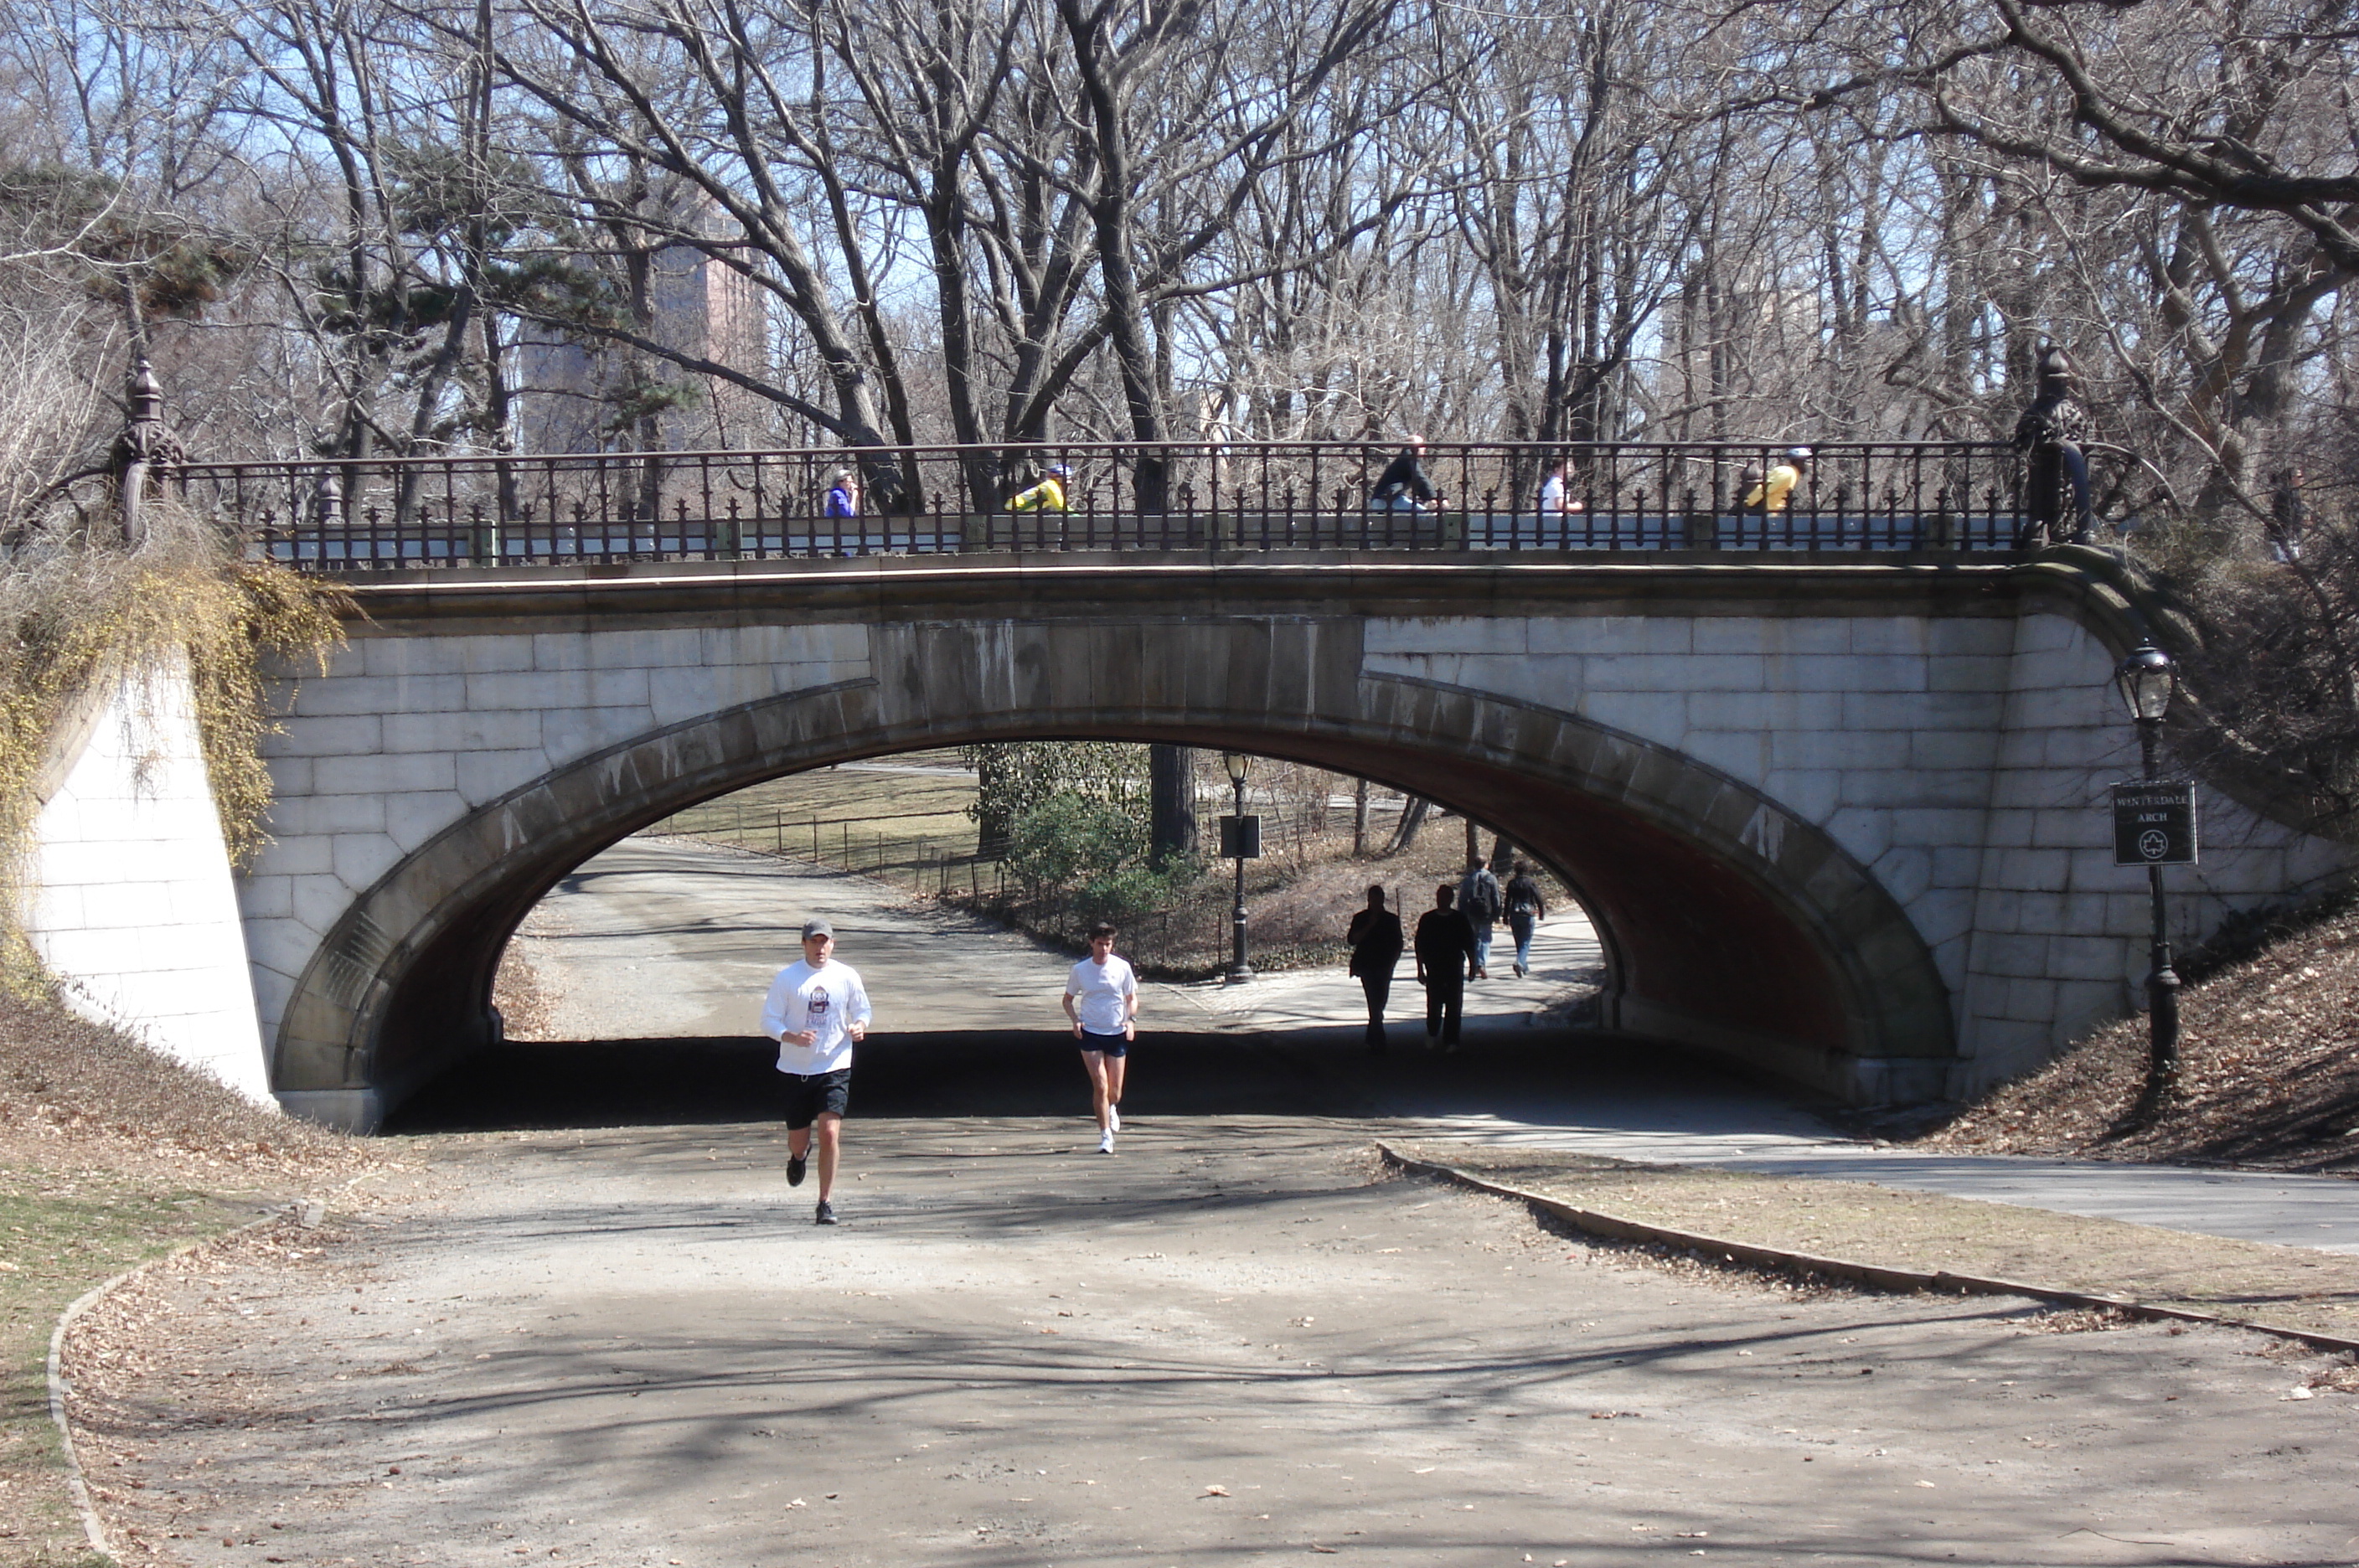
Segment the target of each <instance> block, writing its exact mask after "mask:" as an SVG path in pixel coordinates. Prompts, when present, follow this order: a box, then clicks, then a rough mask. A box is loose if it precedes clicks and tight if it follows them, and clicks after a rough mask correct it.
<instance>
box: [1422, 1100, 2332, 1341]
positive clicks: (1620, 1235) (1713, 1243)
mask: <svg viewBox="0 0 2359 1568" xmlns="http://www.w3.org/2000/svg"><path fill="white" fill-rule="evenodd" d="M1376 1148H1377V1150H1378V1151H1379V1152H1380V1153H1381V1154H1382V1155H1383V1156H1384V1160H1385V1163H1386V1164H1387V1165H1390V1166H1393V1167H1394V1168H1396V1169H1397V1170H1400V1171H1406V1172H1408V1174H1410V1175H1413V1176H1438V1177H1440V1178H1441V1179H1442V1180H1443V1181H1452V1182H1455V1183H1457V1184H1458V1185H1459V1186H1462V1187H1471V1188H1473V1190H1474V1191H1476V1192H1489V1193H1491V1194H1493V1195H1494V1196H1495V1197H1501V1198H1513V1199H1516V1200H1517V1202H1519V1203H1524V1204H1525V1205H1527V1207H1529V1208H1531V1209H1532V1210H1533V1211H1535V1212H1536V1213H1538V1214H1546V1215H1547V1216H1548V1217H1549V1218H1550V1219H1554V1220H1559V1221H1561V1222H1563V1223H1564V1224H1566V1225H1571V1227H1572V1228H1573V1229H1575V1230H1578V1231H1582V1232H1585V1233H1587V1234H1588V1235H1591V1236H1605V1237H1608V1238H1610V1239H1612V1240H1614V1241H1643V1242H1659V1243H1661V1244H1663V1245H1665V1246H1668V1247H1683V1248H1685V1249H1687V1250H1688V1251H1690V1252H1693V1253H1696V1254H1698V1255H1700V1256H1701V1257H1702V1258H1704V1259H1705V1260H1707V1261H1709V1260H1711V1259H1712V1258H1718V1259H1720V1260H1722V1261H1723V1262H1728V1263H1743V1264H1746V1265H1749V1266H1751V1267H1753V1268H1756V1269H1777V1270H1778V1271H1780V1272H1782V1273H1787V1274H1796V1275H1800V1276H1803V1277H1804V1278H1817V1279H1841V1280H1844V1281H1847V1282H1849V1283H1852V1284H1855V1285H1867V1286H1871V1287H1873V1288H1875V1289H1876V1290H1931V1291H1939V1292H1943V1293H1947V1294H1950V1295H1956V1296H2022V1297H2027V1298H2028V1299H2029V1300H2032V1301H2052V1302H2055V1303H2056V1304H2058V1305H2060V1306H2070V1307H2090V1308H2095V1309H2097V1310H2100V1311H2105V1312H2119V1313H2121V1314H2122V1315H2123V1316H2124V1317H2128V1318H2136V1319H2140V1320H2143V1321H2146V1322H2149V1323H2206V1324H2210V1325H2212V1326H2213V1327H2218V1328H2241V1329H2249V1330H2251V1331H2252V1332H2253V1333H2255V1334H2268V1335H2270V1336H2272V1337H2274V1338H2277V1339H2289V1340H2294V1341H2297V1342H2298V1343H2299V1344H2302V1345H2309V1346H2310V1347H2311V1348H2312V1349H2314V1350H2328V1351H2343V1352H2348V1353H2352V1354H2359V1339H2343V1338H2339V1337H2337V1336H2336V1335H2334V1334H2312V1333H2311V1332H2310V1330H2308V1329H2301V1328H2292V1327H2288V1326H2287V1325H2285V1324H2283V1323H2263V1322H2260V1321H2259V1320H2257V1319H2254V1318H2231V1317H2223V1316H2222V1315H2220V1314H2219V1313H2217V1312H2193V1311H2190V1310H2189V1309H2187V1308H2184V1307H2163V1306H2156V1305H2154V1304H2152V1303H2150V1302H2147V1301H2135V1300H2132V1299H2131V1298H2129V1297H2126V1296H2101V1295H2096V1294H2094V1293H2093V1292H2090V1291H2087V1290H2063V1289H2060V1288H2059V1287H2057V1286H2053V1285H2034V1284H2030V1283H2027V1282H2026V1281H2024V1280H2021V1279H1992V1278H1988V1277H1985V1276H1983V1275H1979V1274H1954V1273H1951V1271H1950V1270H1948V1269H1939V1270H1936V1271H1934V1272H1932V1273H1925V1272H1923V1271H1921V1270H1919V1269H1893V1268H1888V1267H1886V1266H1885V1265H1883V1264H1880V1263H1860V1262H1855V1261H1854V1260H1853V1259H1851V1258H1821V1257H1820V1256H1818V1255H1817V1254H1815V1253H1810V1252H1794V1251H1790V1250H1788V1248H1785V1247H1762V1246H1760V1245H1758V1244H1756V1243H1754V1242H1749V1241H1731V1240H1729V1239H1727V1238H1726V1237H1723V1236H1705V1235H1703V1234H1701V1232H1697V1231H1690V1230H1674V1229H1672V1228H1671V1227H1670V1226H1669V1225H1650V1224H1648V1223H1647V1222H1646V1221H1644V1220H1632V1219H1625V1218H1623V1217H1622V1216H1621V1215H1619V1214H1603V1213H1601V1212H1599V1211H1598V1210H1595V1209H1584V1208H1580V1207H1578V1206H1576V1205H1574V1204H1571V1203H1566V1202H1564V1201H1563V1200H1562V1199H1560V1198H1551V1197H1549V1196H1547V1195H1546V1194H1544V1193H1540V1192H1531V1191H1529V1190H1528V1189H1526V1188H1522V1187H1512V1186H1509V1185H1508V1184H1507V1183H1506V1182H1504V1181H1490V1180H1489V1179H1487V1178H1485V1177H1482V1176H1477V1175H1475V1174H1473V1172H1471V1171H1461V1170H1459V1169H1458V1168H1457V1167H1455V1166H1451V1165H1442V1164H1438V1163H1436V1162H1435V1161H1433V1160H1419V1159H1417V1158H1416V1157H1415V1156H1413V1155H1407V1154H1403V1153H1401V1152H1400V1151H1399V1150H1398V1149H1395V1148H1393V1147H1392V1146H1391V1145H1390V1144H1388V1143H1384V1142H1381V1141H1379V1142H1378V1143H1377V1145H1376Z"/></svg>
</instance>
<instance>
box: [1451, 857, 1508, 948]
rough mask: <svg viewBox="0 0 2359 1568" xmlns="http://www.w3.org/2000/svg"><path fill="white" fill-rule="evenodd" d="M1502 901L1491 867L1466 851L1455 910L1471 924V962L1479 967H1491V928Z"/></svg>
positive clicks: (1504, 898) (1497, 920)
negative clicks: (1472, 950)
mask: <svg viewBox="0 0 2359 1568" xmlns="http://www.w3.org/2000/svg"><path fill="white" fill-rule="evenodd" d="M1506 902H1507V900H1506V897H1505V896H1504V895H1503V894H1502V893H1501V892H1500V890H1499V879H1498V878H1497V877H1494V876H1492V875H1491V867H1490V866H1488V865H1487V864H1485V863H1484V859H1483V857H1482V856H1481V855H1468V856H1467V857H1466V875H1465V876H1464V877H1460V878H1459V881H1458V911H1459V913H1461V914H1462V915H1464V916H1465V917H1466V923H1467V924H1468V925H1470V926H1473V928H1474V962H1475V964H1477V965H1478V966H1479V967H1481V968H1484V969H1488V968H1489V967H1491V931H1492V928H1493V927H1495V926H1496V925H1497V924H1498V923H1499V911H1500V910H1501V909H1505V908H1506Z"/></svg>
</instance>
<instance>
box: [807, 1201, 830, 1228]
mask: <svg viewBox="0 0 2359 1568" xmlns="http://www.w3.org/2000/svg"><path fill="white" fill-rule="evenodd" d="M834 1223H835V1205H834V1204H833V1203H829V1202H828V1201H827V1200H826V1199H825V1198H821V1200H820V1201H819V1213H818V1214H813V1215H812V1216H811V1224H813V1225H833V1224H834Z"/></svg>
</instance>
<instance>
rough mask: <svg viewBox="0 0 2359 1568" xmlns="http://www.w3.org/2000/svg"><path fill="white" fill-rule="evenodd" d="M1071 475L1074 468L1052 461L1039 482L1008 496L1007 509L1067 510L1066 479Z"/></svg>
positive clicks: (1020, 510) (1035, 510)
mask: <svg viewBox="0 0 2359 1568" xmlns="http://www.w3.org/2000/svg"><path fill="white" fill-rule="evenodd" d="M1071 477H1072V470H1071V469H1069V468H1067V467H1066V466H1065V465H1064V464H1063V463H1050V464H1049V472H1048V473H1047V474H1043V475H1041V478H1040V483H1039V484H1038V485H1034V486H1032V488H1030V489H1029V490H1019V491H1017V492H1016V494H1015V495H1010V496H1009V497H1008V498H1007V509H1008V510H1009V511H1011V512H1062V511H1066V510H1068V509H1069V508H1068V507H1067V506H1066V502H1065V481H1066V480H1068V479H1070V478H1071Z"/></svg>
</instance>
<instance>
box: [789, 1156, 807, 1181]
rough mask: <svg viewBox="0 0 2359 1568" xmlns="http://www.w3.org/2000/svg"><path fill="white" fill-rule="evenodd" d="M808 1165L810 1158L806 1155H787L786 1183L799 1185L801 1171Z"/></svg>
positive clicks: (801, 1177)
mask: <svg viewBox="0 0 2359 1568" xmlns="http://www.w3.org/2000/svg"><path fill="white" fill-rule="evenodd" d="M809 1167H810V1157H809V1156H808V1155H801V1154H790V1155H788V1156H787V1185H788V1186H789V1187H799V1186H801V1185H802V1184H803V1171H805V1170H806V1169H808V1168H809Z"/></svg>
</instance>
